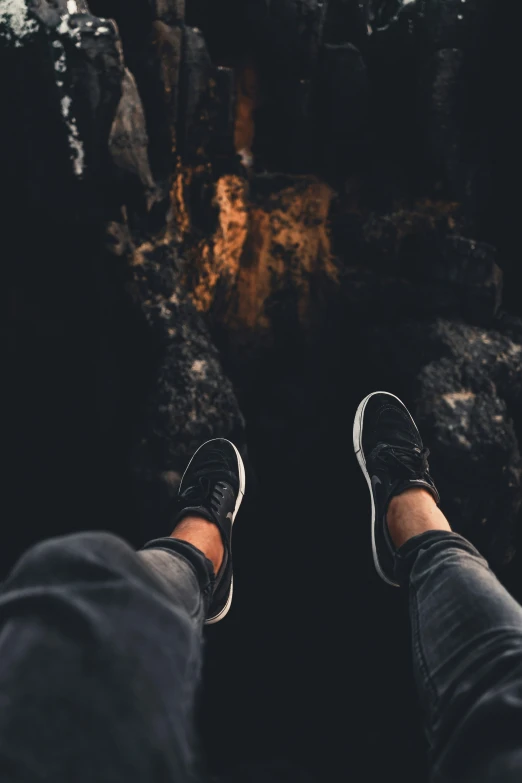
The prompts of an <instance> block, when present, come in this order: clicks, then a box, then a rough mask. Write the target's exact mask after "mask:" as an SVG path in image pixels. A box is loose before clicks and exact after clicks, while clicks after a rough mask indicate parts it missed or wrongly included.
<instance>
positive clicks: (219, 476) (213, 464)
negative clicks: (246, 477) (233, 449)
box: [180, 450, 236, 506]
mask: <svg viewBox="0 0 522 783" xmlns="http://www.w3.org/2000/svg"><path fill="white" fill-rule="evenodd" d="M211 476H212V479H211V478H210V477H211ZM223 482H226V483H228V484H231V485H232V486H234V484H235V482H236V478H235V476H234V474H233V473H232V472H231V471H229V470H227V469H226V468H225V467H223V455H222V454H221V453H220V452H219V451H217V450H213V451H212V450H210V451H209V452H208V454H207V455H206V459H205V462H204V463H203V464H202V465H200V467H199V468H198V470H197V471H194V473H193V475H192V476H191V480H190V484H189V485H188V486H187V487H186V489H184V490H183V492H182V493H181V495H180V498H182V499H183V501H184V502H186V503H190V505H194V506H199V505H201V504H202V503H204V502H205V501H207V500H209V499H210V498H213V496H214V495H215V494H219V496H221V497H222V496H223V491H222V488H221V484H222V483H223ZM214 500H217V498H214Z"/></svg>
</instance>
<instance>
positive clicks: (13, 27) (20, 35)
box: [0, 0, 38, 47]
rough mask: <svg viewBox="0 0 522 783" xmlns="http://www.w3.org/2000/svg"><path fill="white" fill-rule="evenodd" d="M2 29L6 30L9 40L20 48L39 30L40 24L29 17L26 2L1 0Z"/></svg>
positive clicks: (0, 19)
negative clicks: (26, 39)
mask: <svg viewBox="0 0 522 783" xmlns="http://www.w3.org/2000/svg"><path fill="white" fill-rule="evenodd" d="M0 27H4V28H6V32H7V40H8V41H14V45H15V47H19V46H23V40H24V38H27V37H29V36H30V35H31V34H33V33H35V32H36V31H37V30H38V23H37V22H36V20H35V19H31V17H30V16H29V15H28V13H27V7H26V4H25V1H24V0H1V2H0Z"/></svg>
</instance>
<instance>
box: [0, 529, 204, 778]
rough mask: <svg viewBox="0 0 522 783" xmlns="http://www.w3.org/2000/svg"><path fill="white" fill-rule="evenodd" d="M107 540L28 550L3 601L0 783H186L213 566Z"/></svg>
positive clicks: (187, 554)
mask: <svg viewBox="0 0 522 783" xmlns="http://www.w3.org/2000/svg"><path fill="white" fill-rule="evenodd" d="M148 547H151V548H147V549H146V550H145V551H142V552H139V553H136V552H134V551H133V550H132V549H131V548H130V547H129V546H128V545H127V544H126V543H124V542H123V541H122V540H120V539H119V538H116V537H115V536H113V535H110V534H108V533H85V534H79V535H72V536H66V537H64V538H57V539H51V540H49V541H46V542H45V543H42V544H38V545H37V546H35V547H34V548H32V549H30V550H29V551H28V552H27V553H26V554H25V555H24V556H23V557H22V558H21V560H20V561H19V562H18V564H17V565H16V566H15V568H14V570H13V572H12V573H11V575H10V577H9V578H8V580H7V581H6V582H5V584H4V585H3V588H2V593H1V595H0V780H1V781H2V783H11V781H12V782H13V783H15V782H16V783H18V781H24V783H25V781H31V782H32V781H46V782H47V781H52V783H84V782H85V783H87V781H88V782H89V783H134V781H136V783H137V781H140V783H141V782H143V783H149V782H150V783H185V782H186V781H192V780H194V779H195V778H196V777H199V771H198V769H197V759H196V758H195V754H194V748H195V742H194V737H193V706H194V696H195V690H196V688H197V684H198V681H199V674H200V668H201V650H202V628H203V622H204V618H205V611H206V604H207V601H208V599H209V596H210V594H211V591H212V581H213V570H212V565H211V563H210V562H209V561H208V560H206V558H205V557H204V556H203V555H202V554H201V553H200V552H199V551H198V550H197V549H195V548H194V547H192V546H191V545H190V544H184V543H182V542H175V541H173V540H172V539H160V540H158V541H156V542H151V544H149V545H148Z"/></svg>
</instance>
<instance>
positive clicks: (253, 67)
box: [0, 0, 522, 781]
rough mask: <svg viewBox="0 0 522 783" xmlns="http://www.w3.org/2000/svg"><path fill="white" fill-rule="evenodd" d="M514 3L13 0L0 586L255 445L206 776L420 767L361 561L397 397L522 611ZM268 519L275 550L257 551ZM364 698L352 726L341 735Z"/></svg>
mask: <svg viewBox="0 0 522 783" xmlns="http://www.w3.org/2000/svg"><path fill="white" fill-rule="evenodd" d="M519 12H520V9H519V10H518V11H517V9H516V8H515V7H513V8H511V9H510V10H509V14H508V13H507V11H506V6H505V5H504V3H503V2H501V1H500V0H496V1H495V2H487V1H484V2H478V0H466V2H465V3H463V2H461V0H458V2H457V0H451V2H450V1H448V0H444V1H443V0H414V1H413V2H406V0H365V2H359V0H328V2H326V1H325V2H318V1H317V2H316V0H280V1H279V0H278V2H268V0H248V1H247V0H125V1H123V0H89V1H88V2H86V1H85V0H68V1H67V0H9V1H8V2H4V3H3V4H2V3H1V2H0V58H1V63H2V71H1V73H2V76H1V77H0V105H1V106H2V107H3V108H4V112H3V122H2V123H1V124H0V167H1V170H2V173H3V184H4V193H5V195H6V199H5V200H6V204H5V207H4V211H3V217H4V225H3V227H2V240H3V243H4V244H3V248H4V258H5V259H6V263H5V277H6V285H5V291H6V292H7V293H6V297H5V304H6V306H7V309H8V317H7V319H6V323H7V326H6V328H5V330H4V332H3V333H2V334H3V337H4V339H5V345H6V355H7V372H6V375H7V377H8V378H10V383H11V394H10V398H11V402H10V405H9V406H7V407H6V417H7V419H8V421H7V424H8V425H9V426H8V427H7V428H6V431H8V433H9V434H8V444H9V446H8V448H9V449H10V451H11V452H12V460H11V469H12V476H13V480H12V481H8V482H7V484H8V485H9V486H10V487H11V491H12V493H13V499H14V502H13V504H11V505H14V506H15V507H16V509H17V512H16V513H17V515H18V516H17V520H18V525H17V526H18V528H19V529H20V531H23V532H21V533H20V538H19V540H15V538H13V541H12V542H9V546H6V547H5V551H4V553H3V557H4V562H3V565H4V569H5V568H6V567H8V566H9V565H10V564H11V563H12V561H13V559H14V557H15V556H16V554H17V553H18V552H19V551H20V550H21V549H22V548H24V547H25V546H27V545H28V544H29V543H31V542H32V541H33V540H35V539H36V538H39V537H43V536H45V535H49V534H51V533H60V532H64V531H67V530H73V529H77V528H81V527H93V526H95V527H96V526H101V527H107V528H110V529H113V530H115V531H116V532H118V533H120V534H123V535H125V536H126V537H127V538H128V539H129V540H131V541H132V542H133V543H135V544H140V543H141V542H142V541H143V539H144V538H146V537H147V536H151V535H155V534H156V533H165V532H166V531H167V530H168V524H169V509H170V501H171V499H172V496H173V494H174V493H175V491H176V487H177V482H178V481H179V476H180V474H181V472H182V470H183V469H184V467H185V464H186V462H187V460H188V458H189V456H190V454H191V452H192V451H193V450H194V448H195V447H196V446H197V445H198V444H199V442H200V441H202V440H204V439H206V438H210V437H214V436H225V437H231V438H233V439H234V440H235V441H236V442H237V443H238V445H239V446H240V447H241V448H242V449H243V451H244V452H245V453H246V441H247V438H246V432H248V451H249V454H250V458H251V464H250V465H249V474H250V475H249V480H248V486H249V498H251V499H250V500H247V504H246V508H245V510H244V512H242V513H243V518H244V523H242V524H244V529H245V533H244V538H243V541H242V544H241V541H240V543H239V552H238V554H239V556H238V562H239V563H242V564H243V565H241V566H240V573H239V574H238V577H239V579H238V582H240V583H241V584H240V588H241V589H240V591H238V592H239V595H238V599H237V601H236V603H235V604H234V611H233V612H232V615H231V618H230V621H229V625H228V629H229V630H228V631H226V630H225V632H224V635H223V636H221V637H219V636H218V635H217V634H216V636H214V635H213V632H212V631H211V632H210V633H209V636H208V643H209V645H208V649H209V656H208V657H209V669H208V672H207V675H206V681H205V682H206V690H205V694H206V696H205V698H206V701H205V702H204V705H205V706H206V707H207V711H206V713H205V711H204V713H205V714H208V715H212V716H213V715H215V705H216V704H219V706H220V709H221V710H222V711H223V721H222V725H220V726H217V727H216V725H215V722H214V721H213V720H211V719H210V718H209V725H208V726H207V724H206V719H205V714H204V715H203V718H202V723H203V727H202V728H203V734H204V737H205V739H206V741H207V743H208V747H209V764H210V766H211V767H212V769H216V770H220V769H222V770H226V771H227V772H229V773H230V774H229V777H230V779H232V780H235V779H239V778H240V777H241V774H242V770H245V775H246V774H247V771H248V774H250V776H251V777H252V779H253V780H254V779H257V778H258V777H260V775H261V776H263V775H264V774H265V772H264V770H273V772H270V774H272V775H273V776H274V777H275V776H276V774H280V776H281V777H282V778H283V779H285V780H286V779H292V780H293V779H301V778H302V779H303V780H307V779H308V778H309V777H311V778H312V779H315V778H317V779H319V780H324V779H330V778H331V779H338V778H339V777H340V776H342V777H347V776H349V774H350V773H352V774H353V775H354V776H357V775H359V776H360V773H359V767H360V766H361V765H364V766H363V768H364V769H366V770H367V774H366V776H365V777H367V779H369V780H372V779H380V778H381V777H382V776H383V774H384V773H386V774H388V770H387V768H386V767H385V768H384V769H383V768H382V763H381V762H382V759H388V758H390V757H393V758H394V759H395V760H396V764H397V768H396V770H395V772H396V775H397V777H398V778H402V779H411V780H415V781H420V780H422V779H424V777H423V776H425V768H424V747H423V745H422V740H421V737H420V734H419V732H418V726H417V723H418V721H417V719H416V715H415V713H414V711H413V710H414V707H413V704H414V702H413V698H412V694H411V693H410V692H409V691H408V690H407V688H408V687H409V686H408V683H409V679H408V676H407V675H408V674H409V672H408V671H407V664H405V663H404V662H405V661H407V660H408V658H407V652H406V650H407V635H406V629H405V624H404V623H403V625H404V628H403V630H404V634H403V635H401V634H397V633H396V628H397V623H400V622H401V621H400V620H396V619H395V618H396V617H398V616H399V610H398V607H397V606H396V605H395V604H394V603H393V601H394V599H393V598H390V599H386V598H385V597H384V596H383V595H382V594H381V592H379V587H378V586H377V585H376V582H374V581H372V580H373V579H374V575H373V571H372V570H371V567H370V564H369V558H368V562H365V561H364V560H363V557H362V556H361V558H360V559H358V561H357V563H356V564H355V565H354V566H353V567H348V566H347V565H346V562H345V561H346V553H347V552H352V551H354V550H357V551H359V550H358V547H360V551H361V552H363V551H366V550H367V527H366V523H365V519H366V517H367V512H368V509H367V497H366V494H365V488H364V487H362V485H361V484H360V483H359V481H360V476H359V474H358V473H357V470H356V466H355V464H352V463H353V460H351V457H350V448H349V441H350V427H351V416H352V412H353V409H354V407H355V405H356V404H357V403H358V402H359V400H360V397H362V396H363V395H364V394H367V393H368V392H369V391H372V390H374V389H375V388H388V389H389V390H390V391H392V392H395V393H397V394H398V395H399V396H401V397H402V398H403V399H404V400H405V402H407V403H408V404H409V405H410V406H411V408H412V409H413V410H414V411H415V414H416V416H417V417H418V420H419V424H420V425H421V428H422V430H423V433H424V436H425V440H426V442H427V445H429V447H430V448H431V451H432V460H431V462H432V468H433V472H434V475H435V478H436V480H437V483H438V484H439V485H440V489H441V494H442V498H443V508H444V510H445V511H446V512H447V514H448V516H449V517H450V519H451V521H452V523H453V524H454V526H455V528H456V529H458V530H460V531H461V532H463V533H464V534H465V535H467V536H469V538H470V539H471V540H472V541H474V542H475V543H476V544H477V546H478V547H479V548H480V549H481V551H483V552H484V554H485V555H486V556H487V557H489V559H490V561H491V563H492V565H493V566H494V568H495V569H497V571H498V573H499V574H500V575H501V577H502V578H506V579H510V580H511V587H512V589H513V591H514V592H515V594H517V590H518V591H519V592H518V595H522V589H521V588H522V585H521V584H520V580H519V579H518V581H517V577H516V572H517V568H518V559H519V556H518V555H517V554H516V550H517V544H518V548H520V529H521V528H520V514H519V510H520V487H521V481H522V479H521V469H522V463H521V455H520V442H521V438H522V397H521V394H522V320H520V317H521V316H522V307H521V305H520V297H519V295H518V290H519V286H520V283H521V282H522V279H521V274H520V270H519V268H518V267H519V265H518V261H517V259H518V245H519V240H518V214H517V212H516V208H515V207H514V206H513V203H514V202H513V200H512V199H511V196H509V195H508V194H507V192H506V188H505V182H506V179H508V180H509V181H511V182H513V183H517V182H518V180H519V178H520V177H519V175H520V170H521V168H522V167H521V165H520V163H521V161H520V155H518V156H517V154H516V151H517V150H518V148H519V136H520V130H521V128H520V119H519V117H518V114H517V112H516V105H517V98H516V90H515V85H514V77H513V75H512V74H514V73H515V72H516V71H515V68H514V57H515V55H514V54H513V53H514V52H516V51H517V46H516V45H515V38H514V36H515V33H514V32H513V31H514V30H518V29H519V27H520V25H519V24H517V13H519ZM506 19H509V23H508V22H506ZM517 35H518V33H517ZM510 36H511V37H510ZM509 41H511V44H509ZM347 444H348V445H347ZM252 468H253V469H252ZM254 470H255V473H254ZM28 486H29V487H30V488H31V492H28V491H27V487H28ZM256 487H257V490H258V491H257V493H256V492H255V489H253V488H256ZM252 499H253V500H252ZM248 503H250V506H249V505H248ZM42 506H44V507H49V508H52V510H53V514H52V516H53V521H52V522H50V523H49V524H46V525H42V523H41V508H42ZM347 518H348V519H349V524H345V519H347ZM331 520H335V521H336V526H335V531H336V533H335V534H336V535H338V536H339V540H338V541H337V540H336V541H335V546H334V547H332V541H331V533H328V531H329V530H331V526H329V523H330V522H331ZM268 525H270V529H274V530H277V546H274V547H271V546H270V547H267V546H266V541H265V540H264V543H263V546H262V547H259V540H260V538H261V537H262V535H263V534H264V532H266V529H267V526H268ZM249 526H250V527H249ZM241 546H242V550H241ZM332 550H335V551H334V552H333V551H332ZM337 552H338V553H340V554H339V555H338V558H339V559H338V560H336V559H335V557H334V555H335V556H337V554H336V553H337ZM510 560H511V566H510V567H509V568H507V569H506V563H507V562H508V561H510ZM312 567H313V568H314V569H316V570H317V573H316V574H314V580H313V581H314V584H313V587H311V586H310V579H308V580H307V579H306V576H304V574H305V575H308V572H307V568H308V571H309V570H310V569H311V568H312ZM510 569H511V570H510ZM267 571H268V572H269V573H270V575H271V579H270V581H269V583H268V584H267V583H266V581H265V580H262V579H261V578H260V576H259V575H260V574H261V573H266V572H267ZM304 594H306V595H307V600H306V601H303V600H302V596H303V595H304ZM347 595H348V596H350V601H349V607H348V608H347V600H346V596H347ZM362 595H364V596H365V601H364V602H363V601H359V600H357V601H353V600H352V599H353V596H362ZM312 605H313V608H312V609H311V608H310V607H311V606H312ZM392 610H393V611H392ZM347 613H348V614H349V621H348V622H349V626H350V630H351V631H352V637H353V640H354V641H353V644H352V645H351V649H350V657H349V665H347V663H346V642H345V640H344V634H345V631H346V628H345V625H343V626H342V628H341V629H340V630H339V626H340V623H339V618H340V617H342V618H346V616H347ZM259 617H263V618H266V625H263V629H262V631H260V629H259V627H258V626H259V621H258V618H259ZM311 617H312V618H313V619H312V620H311ZM234 618H240V620H241V621H240V623H239V624H238V623H237V622H236V620H234ZM369 618H370V619H369ZM343 622H344V620H343ZM345 624H346V623H345ZM220 633H221V629H220ZM227 634H228V636H227ZM261 634H262V638H261ZM399 636H401V638H402V636H404V643H402V641H401V640H400V639H399V638H398V637H399ZM220 639H221V641H220ZM384 647H385V648H386V650H387V652H388V656H389V658H388V661H389V665H390V667H391V668H393V670H394V671H397V678H396V679H394V681H393V682H392V681H390V678H389V677H387V676H386V673H385V672H384V671H383V667H382V658H381V651H382V649H383V648H384ZM231 649H233V650H234V651H235V656H231V655H230V650H231ZM274 651H277V653H275V652H274ZM238 661H239V662H240V664H238ZM243 661H249V662H250V664H249V666H250V668H251V669H252V670H254V671H255V676H254V675H251V673H248V672H247V673H243V669H242V666H243ZM401 667H402V668H401ZM311 671H314V672H318V673H320V676H319V674H318V677H317V678H313V677H311V676H310V672H311ZM353 671H357V672H358V673H359V672H360V673H361V677H360V679H361V681H364V682H365V687H364V688H362V687H361V688H360V689H358V688H356V687H354V685H353V682H352V681H351V679H350V677H351V673H352V672H353ZM348 679H350V681H348ZM304 682H306V684H307V685H306V689H304V688H303V683H304ZM347 692H349V694H350V698H349V701H350V706H351V709H352V710H353V712H354V714H355V715H356V716H357V725H358V726H359V727H360V734H359V735H358V736H357V737H354V738H348V739H347V737H346V731H345V727H344V726H343V730H342V732H341V731H337V727H336V725H335V724H334V722H333V721H330V720H325V719H324V716H329V715H331V714H334V713H335V712H336V711H341V710H342V713H343V714H345V711H346V701H347V698H346V693H347ZM405 694H406V695H405ZM337 698H338V699H339V704H338V705H337V704H335V700H336V699H337ZM403 702H404V704H408V705H409V706H410V708H409V710H408V712H405V713H404V716H403V719H404V722H403V724H401V723H400V722H398V721H397V720H396V714H395V707H396V705H397V704H399V703H400V704H402V703H403ZM276 704H277V706H275V705H276ZM387 705H392V706H393V710H392V708H391V707H388V706H387ZM337 707H338V708H339V710H337ZM210 724H211V725H210ZM282 738H284V739H282ZM405 738H406V739H405ZM376 747H378V748H379V753H376V752H375V749H376ZM223 748H226V751H223ZM303 748H307V752H306V753H303ZM281 756H282V759H281ZM287 758H288V759H290V760H291V759H294V761H297V762H298V764H297V766H298V767H299V769H300V772H299V773H297V772H296V773H295V775H294V777H293V778H292V769H294V767H295V766H296V765H295V764H292V763H291V762H288V763H287V761H286V759H287ZM252 759H258V761H259V764H258V765H255V768H252V765H251V760H252ZM347 759H349V761H347ZM351 764H353V769H351V768H350V765H351ZM234 768H235V771H234ZM250 770H251V772H250ZM275 770H279V771H280V772H278V773H276V771H275ZM266 774H267V775H268V774H269V773H266ZM299 775H301V778H300V777H299Z"/></svg>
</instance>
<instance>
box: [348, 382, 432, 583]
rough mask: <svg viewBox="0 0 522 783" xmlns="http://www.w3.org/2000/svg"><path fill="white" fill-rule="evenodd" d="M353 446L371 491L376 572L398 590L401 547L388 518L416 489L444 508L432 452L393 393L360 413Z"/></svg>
mask: <svg viewBox="0 0 522 783" xmlns="http://www.w3.org/2000/svg"><path fill="white" fill-rule="evenodd" d="M353 446H354V449H355V453H356V455H357V459H358V461H359V465H360V466H361V469H362V472H363V473H364V475H365V476H366V481H367V482H368V487H369V489H370V496H371V502H372V550H373V561H374V563H375V568H376V569H377V573H378V574H379V576H380V577H381V578H382V579H384V581H385V582H387V583H388V584H390V585H394V586H395V587H397V586H398V585H397V583H396V581H395V579H394V555H395V547H394V545H393V542H392V540H391V537H390V534H389V532H388V525H387V523H386V512H387V510H388V504H389V502H390V500H391V498H392V497H394V496H395V495H400V493H401V492H404V491H405V490H406V489H411V488H412V487H423V488H424V489H427V490H428V492H430V493H431V494H432V495H433V497H434V498H435V502H436V503H437V505H438V504H439V502H440V498H439V493H438V492H437V489H436V487H435V484H434V483H433V479H432V478H431V476H430V474H429V465H428V456H429V450H428V449H425V448H424V446H423V443H422V439H421V436H420V433H419V430H418V429H417V426H416V424H415V422H414V421H413V419H412V417H411V414H410V412H409V411H408V409H407V408H406V406H405V405H404V404H403V403H402V402H401V401H400V400H399V398H398V397H395V395H393V394H388V392H374V393H373V394H370V395H368V397H366V398H365V399H364V400H363V401H362V402H361V404H360V405H359V407H358V408H357V413H356V414H355V421H354V423H353Z"/></svg>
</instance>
